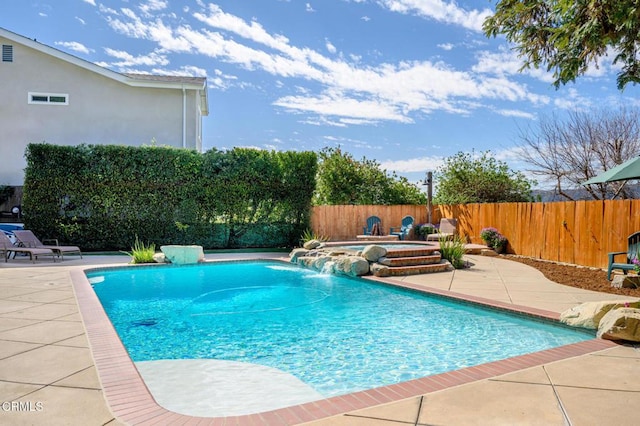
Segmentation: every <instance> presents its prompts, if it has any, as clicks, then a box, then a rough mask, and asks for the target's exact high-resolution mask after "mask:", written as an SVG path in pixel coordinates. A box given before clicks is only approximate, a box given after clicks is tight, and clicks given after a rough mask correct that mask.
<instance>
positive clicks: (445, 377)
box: [70, 259, 618, 426]
mask: <svg viewBox="0 0 640 426" xmlns="http://www.w3.org/2000/svg"><path fill="white" fill-rule="evenodd" d="M272 260H273V259H272ZM89 269H91V270H95V268H91V267H86V268H84V269H74V270H72V271H70V274H71V281H72V284H73V288H74V291H75V294H76V298H77V300H78V307H79V311H80V313H81V315H82V318H83V324H84V327H85V330H86V333H87V338H88V340H89V346H90V349H91V353H92V355H93V358H94V361H95V366H96V370H97V372H98V377H99V380H100V383H101V385H102V389H103V392H104V396H105V399H106V400H107V403H108V405H109V408H110V409H111V411H112V413H113V414H114V415H115V416H116V418H118V419H120V420H122V421H125V422H127V423H132V424H143V425H154V424H208V425H228V424H236V425H241V426H244V425H253V424H280V425H294V424H300V423H305V422H310V421H314V420H321V419H326V418H329V417H333V416H336V415H340V414H346V413H349V412H352V411H356V410H361V409H366V408H370V407H373V406H377V405H380V404H387V403H391V402H396V401H401V400H404V399H407V398H411V397H417V396H421V395H425V394H429V393H432V392H437V391H441V390H444V389H449V388H452V387H455V386H460V385H463V384H467V383H471V382H476V381H480V380H484V379H489V378H492V377H496V376H501V375H504V374H508V373H513V372H516V371H520V370H523V369H526V368H530V367H534V366H539V365H543V364H547V363H551V362H555V361H560V360H564V359H567V358H573V357H576V356H580V355H586V354H589V353H592V352H597V351H601V350H604V349H608V348H612V347H615V346H618V345H617V344H616V343H614V342H611V341H608V340H602V339H596V338H593V339H590V340H586V341H583V342H579V343H574V344H570V345H566V346H561V347H558V348H552V349H547V350H543V351H539V352H534V353H532V354H526V355H520V356H516V357H511V358H507V359H505V360H501V361H494V362H489V363H485V364H481V365H477V366H472V367H467V368H463V369H460V370H454V371H449V372H445V373H441V374H435V375H432V376H427V377H422V378H419V379H414V380H410V381H407V382H402V383H396V384H392V385H389V386H383V387H379V388H374V389H369V390H365V391H360V392H354V393H350V394H345V395H339V396H335V397H330V398H327V399H322V400H318V401H313V402H308V403H305V404H299V405H294V406H289V407H285V408H280V409H276V410H271V411H266V412H261V413H255V414H250V415H245V416H228V417H195V416H188V415H183V414H178V413H174V412H172V411H169V410H167V409H165V408H163V407H161V406H160V405H158V404H157V402H156V401H155V399H154V398H153V396H152V395H151V392H150V391H149V389H148V388H147V386H146V385H145V383H144V380H143V379H142V377H141V376H140V374H139V372H138V370H137V369H136V367H135V364H134V363H133V361H132V360H131V358H130V357H129V355H128V353H127V351H126V349H125V348H124V346H123V344H122V342H121V341H120V338H119V337H118V335H117V333H116V331H115V329H114V328H113V326H112V324H111V321H110V320H109V318H108V316H107V314H106V312H105V311H104V309H103V307H102V304H101V303H100V301H99V299H98V297H97V295H96V294H95V292H94V291H93V289H92V288H91V285H90V283H89V280H88V279H87V277H86V275H85V270H89ZM365 279H368V280H372V281H375V282H379V283H382V284H384V285H392V286H399V287H403V288H407V289H410V290H416V291H419V292H424V293H428V294H432V295H436V296H441V297H446V298H449V299H455V300H458V301H462V302H464V303H471V304H479V305H482V306H488V307H491V308H494V309H498V310H501V311H504V310H506V311H510V312H514V313H518V314H524V315H527V316H530V317H534V318H539V319H544V320H552V321H558V319H559V314H558V313H555V312H551V311H546V310H543V309H537V308H531V307H524V306H517V305H513V304H509V303H503V302H499V301H493V300H489V299H484V298H481V297H476V296H469V295H465V294H461V293H455V292H450V291H446V290H439V289H435V288H429V287H425V286H424V285H419V284H413V283H408V282H403V281H399V280H393V279H382V278H377V277H365Z"/></svg>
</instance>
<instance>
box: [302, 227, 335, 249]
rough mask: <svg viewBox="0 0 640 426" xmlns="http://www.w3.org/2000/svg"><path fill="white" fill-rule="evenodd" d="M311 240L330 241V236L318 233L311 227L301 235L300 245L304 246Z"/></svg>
mask: <svg viewBox="0 0 640 426" xmlns="http://www.w3.org/2000/svg"><path fill="white" fill-rule="evenodd" d="M311 240H318V241H320V242H322V243H324V242H326V241H329V237H326V236H324V235H317V234H316V233H315V232H313V231H312V230H311V229H306V230H305V231H304V232H303V233H302V235H301V236H300V245H301V246H303V245H304V243H306V242H308V241H311Z"/></svg>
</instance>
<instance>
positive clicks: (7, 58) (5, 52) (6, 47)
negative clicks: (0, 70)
mask: <svg viewBox="0 0 640 426" xmlns="http://www.w3.org/2000/svg"><path fill="white" fill-rule="evenodd" d="M2 62H13V46H12V45H10V44H3V45H2Z"/></svg>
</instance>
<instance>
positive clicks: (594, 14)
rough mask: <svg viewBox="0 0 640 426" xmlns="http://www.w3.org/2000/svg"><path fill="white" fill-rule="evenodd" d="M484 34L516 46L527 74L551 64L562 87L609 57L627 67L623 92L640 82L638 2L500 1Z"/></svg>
mask: <svg viewBox="0 0 640 426" xmlns="http://www.w3.org/2000/svg"><path fill="white" fill-rule="evenodd" d="M483 30H484V32H485V34H486V35H487V36H488V37H495V36H497V35H498V34H504V35H505V36H506V38H507V40H508V41H510V42H512V43H515V50H517V51H518V53H519V55H520V57H521V58H523V59H524V65H523V67H522V68H523V69H526V68H530V67H531V66H533V67H535V68H539V67H540V65H546V67H547V70H548V71H553V76H554V78H555V81H554V85H555V86H556V88H557V87H559V86H560V84H566V83H567V82H570V81H575V79H576V77H579V76H581V75H583V74H584V73H585V72H586V71H587V69H588V68H589V66H592V65H595V66H597V65H598V59H599V58H601V57H603V56H605V55H607V53H608V52H611V53H613V54H615V58H614V60H613V63H614V64H619V65H620V67H621V68H620V72H619V73H618V78H617V83H618V89H623V88H624V86H625V85H626V84H627V83H633V84H636V83H638V82H640V63H639V62H638V61H639V57H638V49H639V47H638V45H637V43H638V41H639V40H640V7H639V5H638V2H637V0H599V1H593V0H528V1H520V0H499V1H498V3H497V4H496V11H495V14H494V15H492V16H490V17H488V18H487V19H486V20H485V22H484V25H483Z"/></svg>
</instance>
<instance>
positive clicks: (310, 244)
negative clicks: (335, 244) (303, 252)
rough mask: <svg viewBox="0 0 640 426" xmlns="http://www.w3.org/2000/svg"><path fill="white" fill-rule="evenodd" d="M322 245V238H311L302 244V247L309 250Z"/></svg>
mask: <svg viewBox="0 0 640 426" xmlns="http://www.w3.org/2000/svg"><path fill="white" fill-rule="evenodd" d="M321 245H322V241H320V240H309V241H307V242H306V243H304V244H303V245H302V247H304V248H306V249H307V250H313V249H315V248H318V247H320V246H321Z"/></svg>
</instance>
